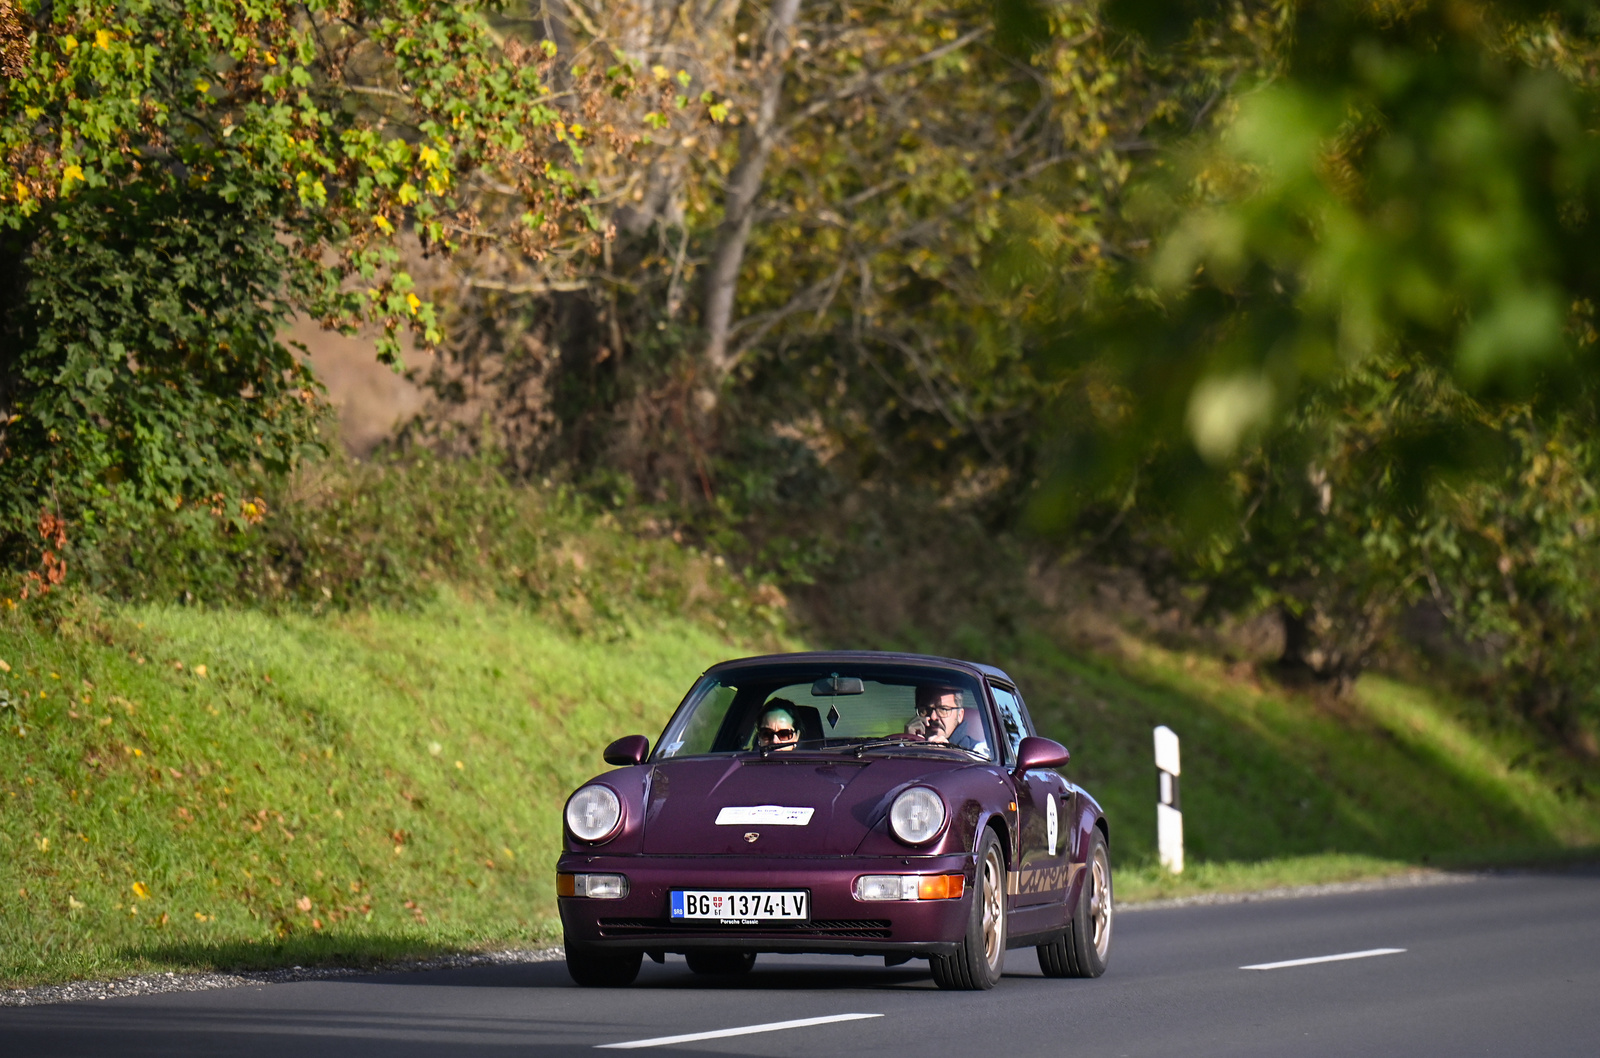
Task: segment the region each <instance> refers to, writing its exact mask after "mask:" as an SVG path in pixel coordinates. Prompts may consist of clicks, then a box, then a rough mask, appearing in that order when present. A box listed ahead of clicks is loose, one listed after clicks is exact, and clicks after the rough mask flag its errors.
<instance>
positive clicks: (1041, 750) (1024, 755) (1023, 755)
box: [607, 735, 1072, 775]
mask: <svg viewBox="0 0 1600 1058" xmlns="http://www.w3.org/2000/svg"><path fill="white" fill-rule="evenodd" d="M607 759H608V760H609V759H610V758H609V757H608V758H607ZM1071 759H1072V754H1071V753H1069V752H1068V751H1067V747H1066V746H1063V745H1062V744H1061V743H1059V742H1056V741H1054V740H1052V739H1048V738H1039V737H1038V736H1037V735H1029V736H1028V737H1027V738H1025V739H1023V740H1022V745H1020V746H1018V747H1017V768H1016V771H1017V774H1018V775H1020V774H1022V773H1023V772H1025V771H1028V770H1030V769H1032V768H1062V767H1065V766H1066V763H1067V761H1069V760H1071Z"/></svg>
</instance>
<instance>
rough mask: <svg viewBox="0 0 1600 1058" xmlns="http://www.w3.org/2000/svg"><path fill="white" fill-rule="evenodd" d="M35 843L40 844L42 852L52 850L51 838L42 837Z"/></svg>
mask: <svg viewBox="0 0 1600 1058" xmlns="http://www.w3.org/2000/svg"><path fill="white" fill-rule="evenodd" d="M34 844H35V845H37V846H39V851H40V852H49V851H50V839H49V838H40V839H39V840H38V841H36V842H34Z"/></svg>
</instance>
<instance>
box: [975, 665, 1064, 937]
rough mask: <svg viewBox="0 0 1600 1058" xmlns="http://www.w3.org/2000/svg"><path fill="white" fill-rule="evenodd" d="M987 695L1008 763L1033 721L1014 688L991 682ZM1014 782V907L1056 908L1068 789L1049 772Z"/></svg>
mask: <svg viewBox="0 0 1600 1058" xmlns="http://www.w3.org/2000/svg"><path fill="white" fill-rule="evenodd" d="M989 690H990V693H991V694H993V695H994V701H995V706H996V708H997V710H998V712H999V714H1000V726H1001V728H1002V730H1003V732H1004V734H1005V738H1006V741H1007V742H1008V743H1009V752H1008V753H1007V760H1008V761H1015V760H1016V756H1017V746H1018V744H1020V743H1021V742H1022V740H1023V738H1025V737H1027V736H1028V735H1031V734H1033V733H1034V731H1033V722H1032V721H1031V719H1030V718H1029V717H1028V711H1027V707H1026V706H1024V705H1023V703H1022V697H1021V696H1020V695H1019V694H1018V693H1017V690H1016V688H1015V687H1012V686H1010V685H1009V684H1005V683H1001V682H999V681H997V680H991V681H990V684H989ZM1013 783H1014V785H1015V787H1016V790H1017V857H1016V859H1017V862H1016V863H1015V864H1014V865H1013V867H1014V870H1015V872H1016V874H1015V885H1014V887H1012V901H1011V902H1012V907H1013V908H1017V909H1023V908H1028V907H1033V906H1036V905H1047V904H1060V903H1061V902H1062V901H1064V900H1065V899H1066V889H1067V882H1068V875H1069V874H1070V871H1069V869H1068V866H1067V865H1068V863H1069V862H1070V860H1071V850H1070V849H1069V847H1068V846H1069V844H1070V837H1069V831H1070V830H1071V826H1070V824H1069V823H1068V816H1067V809H1068V808H1070V807H1071V805H1070V803H1069V801H1068V795H1069V792H1070V791H1069V787H1068V786H1067V782H1066V780H1065V779H1063V778H1062V777H1061V776H1060V775H1059V774H1058V773H1057V772H1056V771H1054V770H1053V769H1048V768H1034V769H1032V770H1030V771H1027V772H1025V773H1024V774H1022V775H1018V776H1014V777H1013Z"/></svg>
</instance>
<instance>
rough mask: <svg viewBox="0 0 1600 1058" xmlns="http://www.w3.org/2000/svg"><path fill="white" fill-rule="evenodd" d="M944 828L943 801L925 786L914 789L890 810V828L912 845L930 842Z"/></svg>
mask: <svg viewBox="0 0 1600 1058" xmlns="http://www.w3.org/2000/svg"><path fill="white" fill-rule="evenodd" d="M942 826H944V800H943V799H942V798H940V796H939V795H938V794H936V793H934V792H933V791H932V790H930V789H928V788H927V787H926V786H913V787H911V789H909V790H907V791H906V792H905V793H903V794H901V795H900V796H899V797H896V798H895V799H894V804H893V805H892V806H891V807H890V808H889V828H890V829H891V830H893V831H894V836H895V837H897V838H899V839H900V840H901V841H904V842H906V843H907V844H911V845H921V844H922V843H923V842H925V841H931V840H932V839H933V836H934V835H935V834H937V833H939V828H940V827H942Z"/></svg>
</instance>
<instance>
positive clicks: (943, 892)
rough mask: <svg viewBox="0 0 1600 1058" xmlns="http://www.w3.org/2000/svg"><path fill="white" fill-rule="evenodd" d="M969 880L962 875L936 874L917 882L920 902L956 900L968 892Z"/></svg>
mask: <svg viewBox="0 0 1600 1058" xmlns="http://www.w3.org/2000/svg"><path fill="white" fill-rule="evenodd" d="M966 886H967V879H966V876H965V875H960V874H934V875H930V876H928V877H926V878H921V879H918V881H917V899H918V900H956V899H959V898H960V896H961V894H962V893H963V892H964V891H965V890H966Z"/></svg>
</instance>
